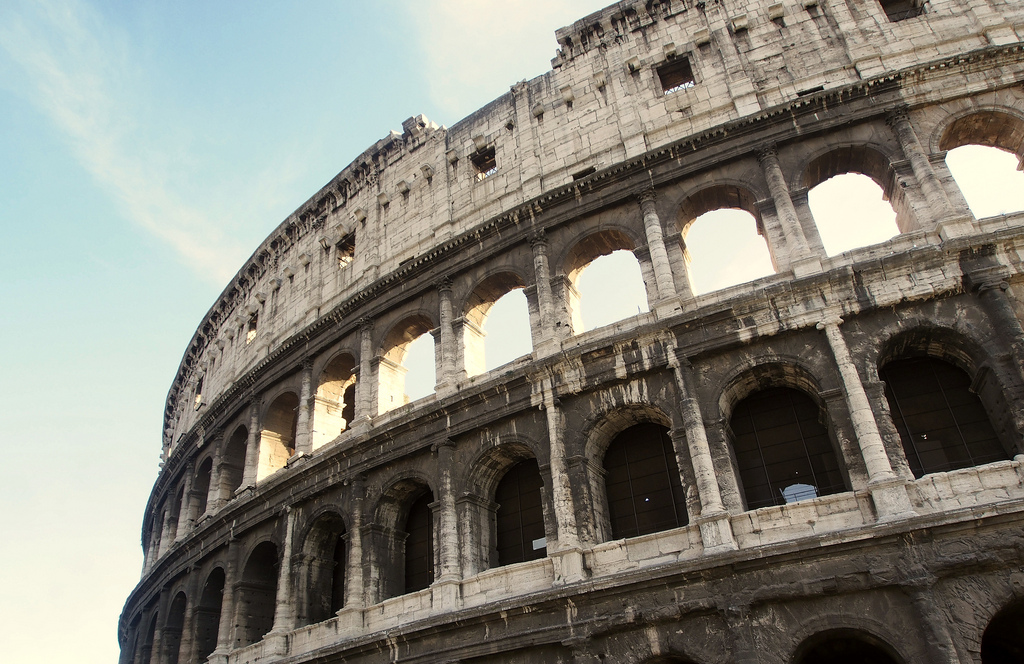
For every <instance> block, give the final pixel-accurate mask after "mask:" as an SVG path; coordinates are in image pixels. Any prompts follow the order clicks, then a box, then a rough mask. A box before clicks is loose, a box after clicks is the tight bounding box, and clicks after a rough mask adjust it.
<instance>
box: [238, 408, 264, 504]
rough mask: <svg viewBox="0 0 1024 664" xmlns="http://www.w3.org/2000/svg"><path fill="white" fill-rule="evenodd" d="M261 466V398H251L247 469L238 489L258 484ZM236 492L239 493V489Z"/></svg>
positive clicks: (246, 445) (246, 452)
mask: <svg viewBox="0 0 1024 664" xmlns="http://www.w3.org/2000/svg"><path fill="white" fill-rule="evenodd" d="M259 467H260V398H259V396H256V395H253V396H252V398H251V399H250V400H249V438H248V439H247V440H246V443H245V470H244V471H243V472H242V485H241V486H240V487H238V491H244V490H245V489H248V488H250V487H253V486H256V470H257V469H258V468H259ZM235 493H238V492H237V491H236V492H235Z"/></svg>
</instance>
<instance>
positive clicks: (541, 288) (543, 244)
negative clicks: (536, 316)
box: [530, 231, 564, 355]
mask: <svg viewBox="0 0 1024 664" xmlns="http://www.w3.org/2000/svg"><path fill="white" fill-rule="evenodd" d="M530 246H531V247H532V248H533V270H534V274H535V276H536V279H537V307H538V309H539V310H540V329H541V340H540V343H537V344H534V350H535V351H536V352H537V353H538V354H540V355H549V354H550V353H553V352H555V351H557V350H558V345H559V344H558V341H559V339H561V337H562V335H563V332H564V331H560V330H559V328H560V327H564V325H560V323H564V321H562V320H561V317H560V316H559V312H558V310H557V308H556V307H555V297H554V294H553V293H552V292H551V270H550V268H549V266H548V241H547V238H546V237H545V236H544V231H537V232H536V233H534V234H533V235H531V236H530Z"/></svg>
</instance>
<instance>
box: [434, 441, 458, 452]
mask: <svg viewBox="0 0 1024 664" xmlns="http://www.w3.org/2000/svg"><path fill="white" fill-rule="evenodd" d="M442 449H444V450H453V449H455V441H454V440H452V439H451V438H442V439H441V440H439V441H437V442H436V443H434V444H433V445H431V446H430V451H431V452H438V451H440V450H442Z"/></svg>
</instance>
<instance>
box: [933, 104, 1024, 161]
mask: <svg viewBox="0 0 1024 664" xmlns="http://www.w3.org/2000/svg"><path fill="white" fill-rule="evenodd" d="M935 136H937V137H938V138H937V139H934V138H933V142H934V143H935V144H936V146H937V147H938V149H939V150H946V151H948V150H953V149H955V148H958V147H960V146H962V145H968V144H974V145H985V146H988V147H993V148H999V149H1000V150H1006V151H1007V152H1012V153H1013V154H1015V155H1017V158H1018V159H1020V158H1021V156H1022V155H1024V117H1022V115H1021V113H1020V111H1019V110H1017V109H1012V108H1006V107H994V108H983V109H972V110H969V111H966V112H963V113H959V114H957V115H954V116H951V117H949V118H947V119H946V121H945V122H942V123H940V124H939V125H938V126H937V127H936V130H935Z"/></svg>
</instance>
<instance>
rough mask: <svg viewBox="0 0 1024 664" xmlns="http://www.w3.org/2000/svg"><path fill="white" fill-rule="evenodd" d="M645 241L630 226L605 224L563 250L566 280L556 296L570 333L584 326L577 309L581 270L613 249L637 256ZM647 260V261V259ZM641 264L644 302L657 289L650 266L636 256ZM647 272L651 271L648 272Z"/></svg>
mask: <svg viewBox="0 0 1024 664" xmlns="http://www.w3.org/2000/svg"><path fill="white" fill-rule="evenodd" d="M645 244H646V241H645V240H644V239H643V238H641V237H639V236H637V235H635V233H634V231H633V230H632V229H628V228H625V227H621V226H612V225H605V226H603V227H602V228H601V229H600V230H597V231H595V232H592V233H589V234H587V235H583V236H582V237H579V238H577V239H576V241H575V242H574V243H573V244H571V245H570V246H569V247H568V249H567V250H566V251H565V253H564V256H563V257H562V261H561V265H562V271H563V274H564V275H565V277H566V278H565V281H564V282H563V283H562V284H561V286H562V287H561V288H560V289H558V290H559V291H560V292H556V293H555V297H556V298H558V299H560V300H561V306H562V307H564V309H565V311H566V312H567V313H568V314H569V322H570V325H571V328H572V333H573V334H579V333H580V332H582V331H583V330H584V329H585V328H584V325H583V318H582V311H581V308H580V306H581V305H580V303H581V294H580V292H579V280H580V275H581V274H582V273H583V270H584V269H586V268H587V267H588V266H589V265H590V264H591V263H593V262H594V261H595V260H597V259H599V258H602V257H604V256H607V255H609V254H611V253H613V252H615V251H628V252H630V253H632V254H634V257H636V251H637V247H640V246H644V245H645ZM647 262H648V263H649V261H647ZM637 264H638V265H639V266H640V272H641V278H642V279H643V281H644V283H645V284H646V286H645V288H646V290H645V292H646V300H647V302H646V303H645V304H647V305H649V303H650V302H652V301H654V300H655V299H657V293H656V292H655V291H654V290H652V288H656V286H657V285H656V282H655V280H654V274H653V267H652V266H651V265H647V266H646V268H645V266H644V265H643V264H641V263H640V261H639V259H637ZM648 273H650V274H648Z"/></svg>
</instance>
